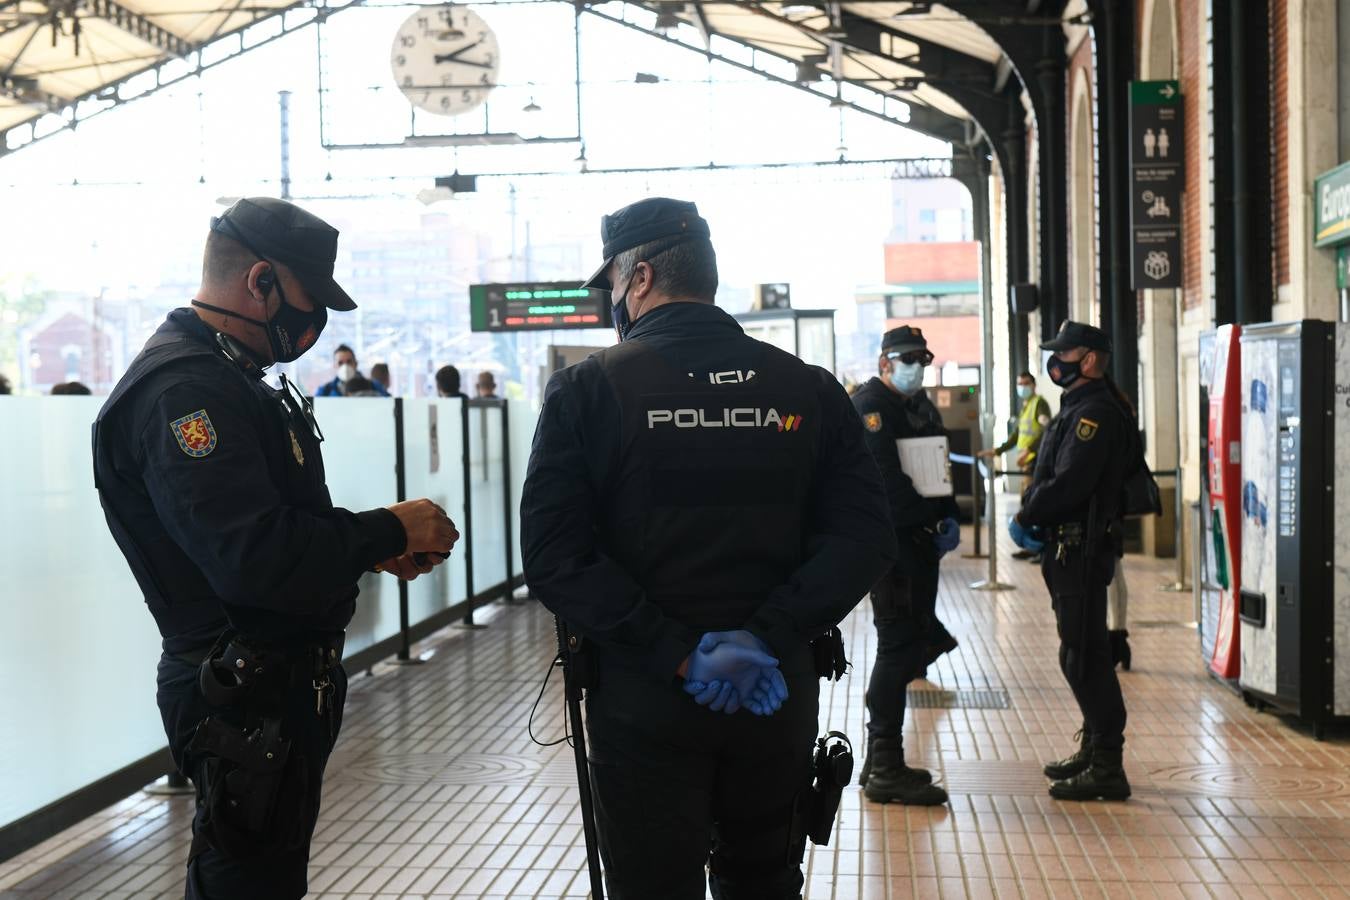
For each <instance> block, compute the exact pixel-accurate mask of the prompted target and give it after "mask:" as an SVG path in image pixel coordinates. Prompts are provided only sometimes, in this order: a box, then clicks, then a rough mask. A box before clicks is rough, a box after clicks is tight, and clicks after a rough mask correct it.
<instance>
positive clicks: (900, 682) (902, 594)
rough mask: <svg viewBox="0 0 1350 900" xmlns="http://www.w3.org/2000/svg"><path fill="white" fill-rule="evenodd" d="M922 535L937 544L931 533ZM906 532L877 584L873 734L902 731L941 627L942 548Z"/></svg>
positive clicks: (870, 703)
mask: <svg viewBox="0 0 1350 900" xmlns="http://www.w3.org/2000/svg"><path fill="white" fill-rule="evenodd" d="M921 536H922V537H923V538H926V539H927V540H928V542H929V543H930V544H931V541H932V538H931V536H929V535H927V533H926V532H925V533H921ZM900 538H901V556H900V559H899V560H898V561H897V562H896V564H895V565H894V566H892V567H891V570H890V571H889V572H887V573H886V574H885V575H883V576H882V578H881V580H880V581H878V582H877V584H876V586H875V587H873V588H872V623H873V624H874V625H875V626H876V629H877V655H876V659H875V660H873V662H872V674H871V677H870V678H868V681H867V734H868V737H873V738H899V737H901V734H902V732H903V731H904V727H905V691H906V688H907V686H908V685H909V683H910V682H911V681H913V680H914V679H915V678H917V677H919V673H920V672H922V671H923V667H924V659H925V655H926V652H927V648H928V645H929V644H930V643H932V642H933V641H934V640H935V634H934V633H935V630H936V628H937V627H938V623H937V591H938V557H937V552H936V551H935V550H932V551H929V552H925V551H926V548H924V547H923V546H922V545H920V544H919V543H918V542H917V540H916V539H914V538H907V537H906V536H905V535H901V536H900ZM943 630H944V631H945V629H943Z"/></svg>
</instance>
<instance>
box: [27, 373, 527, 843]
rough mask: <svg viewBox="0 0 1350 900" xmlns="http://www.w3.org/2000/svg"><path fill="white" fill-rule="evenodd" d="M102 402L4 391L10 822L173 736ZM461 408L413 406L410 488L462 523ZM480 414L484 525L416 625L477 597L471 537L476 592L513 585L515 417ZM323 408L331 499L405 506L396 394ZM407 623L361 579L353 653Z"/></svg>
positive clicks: (383, 581) (411, 597)
mask: <svg viewBox="0 0 1350 900" xmlns="http://www.w3.org/2000/svg"><path fill="white" fill-rule="evenodd" d="M103 399H104V398H101V397H55V398H53V397H4V398H0V511H2V512H3V514H4V519H3V526H0V527H3V535H2V536H0V566H3V571H4V573H5V575H4V578H3V581H0V585H3V587H0V679H3V681H0V683H3V684H6V685H8V686H9V689H7V690H5V691H3V692H0V828H3V827H5V826H7V825H10V824H12V823H13V822H15V821H17V820H18V819H21V818H23V817H24V816H27V815H29V814H30V813H32V812H35V811H36V810H39V809H41V808H42V807H44V806H47V805H48V804H50V803H53V802H55V801H58V800H60V799H62V798H63V797H65V796H66V795H68V794H71V793H74V792H76V791H79V790H80V789H82V788H84V787H86V786H88V785H90V784H92V783H93V782H95V781H97V780H99V779H101V778H103V777H105V776H107V775H109V774H111V773H113V772H116V771H117V770H119V769H122V768H124V767H125V766H128V765H130V764H132V763H134V762H136V761H138V760H140V759H143V758H144V757H146V756H147V755H149V754H151V753H154V752H156V751H157V750H160V749H161V748H163V747H164V744H165V738H164V729H163V725H162V724H161V722H160V718H159V712H158V710H157V708H156V706H155V668H156V666H157V664H158V662H159V655H160V638H159V633H158V631H157V630H156V628H155V624H154V620H153V618H152V617H151V615H150V613H149V612H148V611H147V610H146V609H145V601H144V598H143V597H142V596H141V592H140V588H139V587H138V586H137V585H136V581H135V579H134V578H132V576H131V572H130V570H129V569H128V568H127V564H126V560H125V559H124V558H123V557H122V554H121V551H119V550H118V549H117V545H116V544H115V543H114V542H113V539H112V537H111V535H110V534H109V533H108V528H107V525H106V523H105V521H104V517H103V510H102V508H101V507H100V505H99V502H98V494H97V493H96V492H95V490H94V479H93V465H92V460H91V458H90V427H91V424H92V422H93V420H94V417H95V415H97V413H98V410H99V408H100V407H101V406H102V403H103ZM463 402H464V401H462V400H426V399H417V400H413V399H410V400H405V401H404V441H405V443H404V459H405V466H406V470H405V478H406V485H405V488H406V496H408V497H409V498H413V499H415V498H418V497H431V498H432V499H433V500H435V501H436V502H437V503H440V504H441V505H442V506H443V507H445V509H446V511H447V512H449V513H450V516H451V518H453V519H454V520H455V521H456V522H457V523H458V524H459V525H460V527H461V530H463V527H464V471H463V443H462V440H461V429H462V424H461V418H460V416H461V407H462V405H463ZM433 410H435V412H434V413H433ZM469 413H470V430H469V436H470V452H471V453H472V454H473V456H472V471H471V479H472V496H473V502H474V508H473V516H474V519H473V522H474V527H473V532H474V534H473V535H467V534H466V535H464V537H463V538H462V539H461V542H460V545H459V547H457V548H456V550H455V553H454V554H453V555H452V556H451V558H450V560H449V561H447V562H446V563H445V564H444V565H442V566H440V567H439V568H438V569H437V570H436V571H435V573H433V575H431V576H423V577H421V578H419V579H418V580H416V581H414V582H412V583H411V584H410V585H409V586H408V588H409V590H408V607H409V618H408V621H409V623H410V624H413V625H415V624H417V623H419V622H421V621H424V620H426V619H427V618H428V617H430V616H431V615H433V614H434V613H436V612H438V611H441V610H444V609H446V608H448V607H450V606H451V605H453V604H455V603H459V602H461V601H463V600H464V599H466V598H467V578H466V571H465V561H466V555H467V554H466V552H465V551H466V549H467V541H468V540H473V541H474V549H475V554H476V555H475V572H474V585H475V588H476V589H477V590H478V591H482V590H484V589H486V588H489V587H492V586H494V585H496V584H498V583H500V582H501V581H502V580H503V579H504V578H505V569H506V556H505V554H506V545H505V540H506V538H505V533H506V524H507V521H508V520H507V518H506V516H507V510H506V508H505V506H504V504H505V502H506V494H505V491H506V484H507V482H506V481H505V480H504V479H505V477H506V476H505V475H504V473H503V467H502V462H503V459H502V449H503V441H502V427H501V425H502V412H501V410H500V408H478V409H470V410H469ZM315 415H316V417H317V418H318V420H319V425H320V428H321V429H322V430H323V433H324V438H325V440H324V444H323V459H324V468H325V472H326V475H327V481H328V487H329V492H330V494H331V495H332V498H333V502H334V504H336V505H337V506H342V507H346V508H348V509H352V510H358V511H359V510H363V509H371V508H375V507H381V506H388V505H390V504H392V503H394V502H395V501H396V499H397V496H398V492H397V487H398V484H397V473H396V471H395V460H396V441H395V434H396V431H395V423H394V401H393V400H391V399H386V398H319V399H317V400H316V401H315ZM508 415H509V416H510V426H509V427H510V438H509V440H510V447H511V468H512V471H511V476H510V486H511V504H512V505H511V509H510V513H509V515H510V516H511V519H510V523H511V533H512V544H513V548H512V550H513V554H514V560H515V562H514V567H513V571H514V573H515V574H517V575H519V574H520V571H521V569H520V562H519V543H518V541H519V534H520V530H519V526H518V525H517V523H516V517H517V516H518V515H519V502H520V483H521V482H522V481H523V480H524V473H525V466H526V462H527V461H528V459H529V447H530V442H531V440H532V438H533V434H534V420H535V417H536V416H535V413H534V411H532V410H530V409H529V407H528V404H525V403H523V402H515V403H510V404H508ZM433 416H434V419H435V422H436V434H435V442H434V447H435V450H434V452H433V440H432V432H431V422H432V419H433ZM433 460H434V461H435V462H434V464H433ZM399 624H400V623H399V608H398V581H397V579H395V578H394V577H393V576H391V575H373V574H368V575H366V576H364V577H363V578H362V579H361V596H360V597H359V598H358V599H357V602H356V615H355V617H354V618H353V620H352V623H351V625H350V626H349V628H348V631H347V644H346V653H347V655H349V656H350V655H351V654H354V653H357V652H359V651H361V650H363V649H365V648H367V647H370V646H372V645H373V644H376V643H378V642H380V641H383V640H386V639H388V638H392V637H395V636H396V635H398V634H399Z"/></svg>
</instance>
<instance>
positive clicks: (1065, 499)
mask: <svg viewBox="0 0 1350 900" xmlns="http://www.w3.org/2000/svg"><path fill="white" fill-rule="evenodd" d="M1127 416H1128V412H1127V411H1126V410H1125V408H1124V407H1123V406H1121V403H1120V401H1119V400H1118V399H1116V396H1115V394H1114V393H1113V392H1112V390H1111V387H1110V385H1108V384H1107V383H1106V382H1105V381H1104V380H1102V379H1093V380H1091V381H1089V382H1088V383H1087V384H1084V385H1083V386H1082V387H1080V388H1076V389H1074V390H1072V391H1066V392H1065V393H1064V399H1063V401H1062V403H1061V404H1060V410H1059V415H1057V416H1055V418H1054V419H1052V420H1051V422H1050V425H1049V426H1048V427H1047V428H1046V431H1045V436H1044V437H1043V438H1042V439H1041V449H1040V453H1039V454H1037V458H1036V469H1035V473H1034V475H1033V476H1032V483H1031V487H1030V488H1028V489H1027V492H1026V495H1025V496H1024V497H1023V498H1022V510H1021V512H1019V513H1018V514H1017V519H1018V521H1019V522H1021V523H1022V524H1023V525H1041V526H1045V527H1054V526H1057V525H1068V524H1078V525H1083V526H1086V525H1087V524H1088V512H1089V509H1088V508H1089V506H1090V504H1091V502H1092V499H1093V498H1094V497H1095V498H1097V510H1096V521H1095V522H1094V523H1093V527H1094V529H1095V531H1096V532H1097V534H1096V535H1094V537H1096V536H1099V535H1100V534H1101V532H1103V531H1105V529H1106V528H1107V526H1108V525H1110V524H1111V522H1112V521H1114V520H1115V518H1116V516H1117V515H1118V513H1119V507H1120V494H1121V484H1122V482H1123V481H1124V478H1125V467H1126V463H1127V462H1128V460H1129V457H1130V450H1131V447H1132V446H1133V444H1132V441H1134V440H1137V439H1138V438H1137V437H1136V436H1135V435H1133V434H1132V433H1131V432H1132V430H1133V429H1134V427H1135V426H1134V423H1133V420H1132V419H1130V418H1127Z"/></svg>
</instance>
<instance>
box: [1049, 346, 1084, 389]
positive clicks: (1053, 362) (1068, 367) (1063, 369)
mask: <svg viewBox="0 0 1350 900" xmlns="http://www.w3.org/2000/svg"><path fill="white" fill-rule="evenodd" d="M1045 370H1046V371H1047V372H1049V373H1050V380H1051V381H1053V382H1054V383H1055V384H1057V385H1059V386H1060V387H1062V388H1066V387H1069V386H1070V385H1071V384H1073V383H1074V382H1076V381H1077V380H1078V379H1079V378H1082V377H1083V364H1082V362H1081V361H1079V362H1069V361H1068V360H1065V359H1062V358H1060V355H1059V354H1058V353H1056V354H1053V355H1052V356H1051V357H1050V359H1049V360H1047V361H1046V364H1045Z"/></svg>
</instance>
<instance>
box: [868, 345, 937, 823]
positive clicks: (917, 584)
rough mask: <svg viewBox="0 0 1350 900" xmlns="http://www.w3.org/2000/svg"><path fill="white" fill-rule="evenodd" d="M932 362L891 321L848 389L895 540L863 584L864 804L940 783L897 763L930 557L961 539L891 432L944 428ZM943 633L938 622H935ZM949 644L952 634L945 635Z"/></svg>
mask: <svg viewBox="0 0 1350 900" xmlns="http://www.w3.org/2000/svg"><path fill="white" fill-rule="evenodd" d="M932 362H933V354H932V353H931V352H930V351H929V349H928V340H927V339H926V338H925V337H924V336H923V332H922V331H921V330H920V329H918V328H913V327H910V326H908V325H901V326H900V327H898V328H892V329H891V330H890V331H888V332H886V333H885V335H883V336H882V338H881V356H880V358H879V359H878V360H877V375H878V377H876V378H872V379H869V380H868V381H867V383H866V384H864V385H863V386H862V387H860V388H858V390H857V392H856V393H855V394H854V395H853V405H854V407H855V408H856V409H857V410H858V415H859V416H860V417H861V419H862V423H863V431H864V440H865V441H866V443H867V448H868V450H869V451H871V453H872V457H873V458H874V459H875V460H876V462H877V468H878V469H880V470H881V480H882V483H883V486H884V491H883V496H884V497H885V500H886V503H887V505H888V506H889V508H890V512H891V524H892V527H893V528H894V531H895V536H896V541H897V543H898V544H899V551H900V552H899V556H898V559H897V561H896V562H895V564H894V565H893V566H892V567H891V568H890V570H889V571H888V572H886V573H885V574H884V575H883V576H882V577H881V579H880V580H879V581H877V582H876V583H875V585H873V587H872V620H873V624H874V625H875V626H876V630H877V650H876V655H875V656H874V658H873V663H872V674H871V676H870V677H869V679H868V682H867V693H866V704H867V756H866V758H865V759H864V760H863V767H862V772H861V774H860V776H859V783H860V784H861V785H862V788H863V794H864V795H865V796H866V797H867V799H868V800H871V801H872V802H873V803H903V804H907V805H914V806H937V805H940V804H943V803H946V802H947V792H946V791H945V790H943V789H942V788H941V787H939V786H937V785H935V784H933V776H932V773H931V772H929V771H928V770H927V769H920V768H914V767H911V766H909V765H907V764H906V762H905V749H904V725H905V699H906V697H905V691H906V689H907V686H908V685H909V683H910V682H911V681H914V680H916V679H917V678H919V677H920V675H921V674H922V672H923V671H924V668H925V667H926V665H927V664H928V661H931V660H932V659H936V656H935V655H934V651H935V650H936V649H938V648H935V647H934V646H933V643H932V642H933V640H934V637H935V633H936V626H935V624H934V622H935V620H936V619H937V593H938V566H939V561H940V560H941V559H942V557H943V556H944V555H945V554H947V553H950V552H951V551H953V550H955V549H956V547H957V545H958V544H959V543H960V540H961V529H960V526H959V525H958V523H957V520H956V514H957V509H956V498H954V497H952V496H945V497H942V496H936V497H927V496H924V495H922V494H920V493H919V490H918V488H916V487H915V485H914V481H913V479H911V478H910V476H909V475H908V474H906V473H905V470H904V468H903V467H902V466H901V464H900V454H899V450H898V446H899V442H900V441H901V440H906V439H911V438H924V437H938V436H941V435H945V434H946V431H945V430H944V429H943V427H942V421H941V416H939V415H936V409H931V410H930V408H929V407H930V406H931V404H929V403H928V399H927V396H926V395H925V394H924V389H923V375H924V369H925V368H926V367H928V366H929V365H931V364H932ZM942 631H943V632H944V633H946V629H945V628H944V629H942ZM947 638H948V640H949V641H950V642H951V644H952V645H953V646H955V639H954V638H952V637H951V635H950V634H947Z"/></svg>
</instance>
